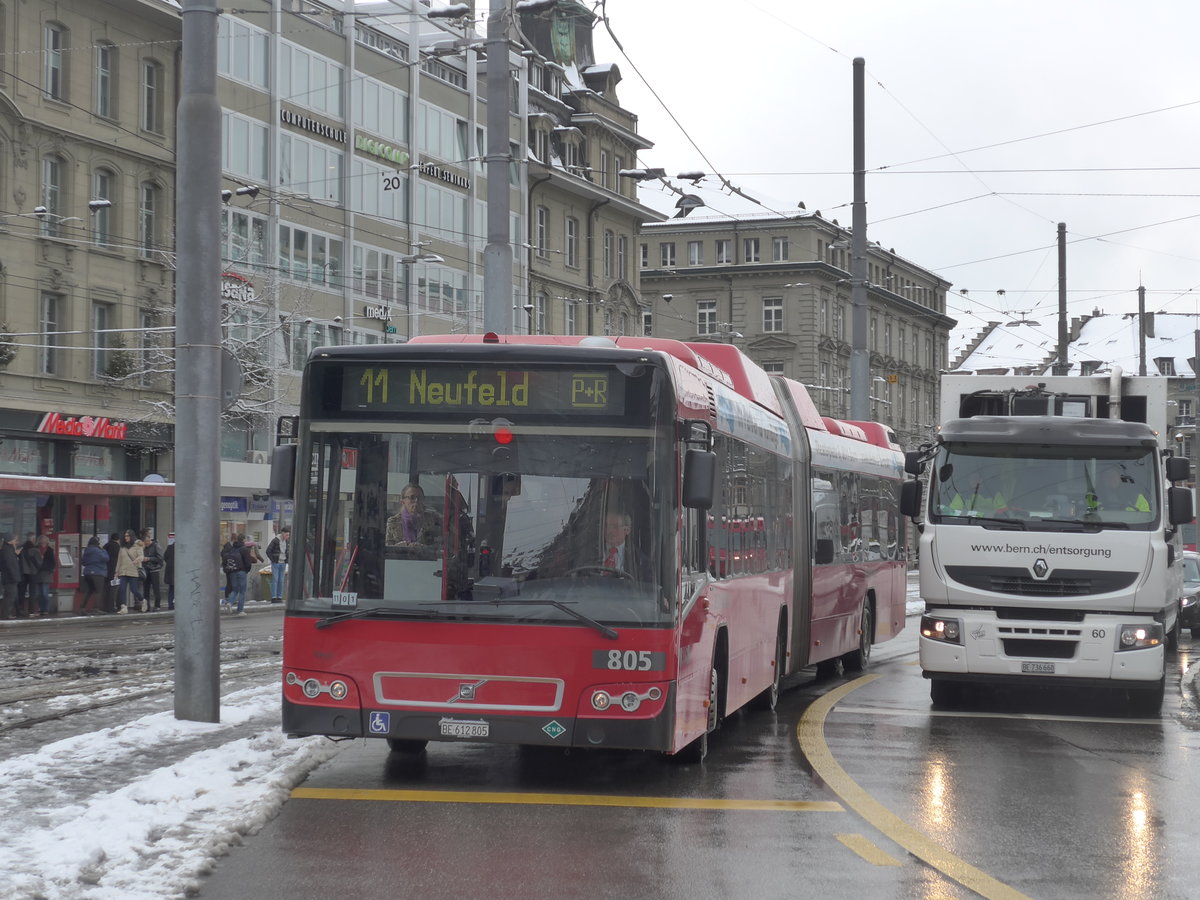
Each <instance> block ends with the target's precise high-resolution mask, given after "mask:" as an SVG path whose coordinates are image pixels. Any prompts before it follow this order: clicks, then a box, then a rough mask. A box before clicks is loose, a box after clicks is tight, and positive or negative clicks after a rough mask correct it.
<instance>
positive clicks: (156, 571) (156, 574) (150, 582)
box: [142, 528, 163, 610]
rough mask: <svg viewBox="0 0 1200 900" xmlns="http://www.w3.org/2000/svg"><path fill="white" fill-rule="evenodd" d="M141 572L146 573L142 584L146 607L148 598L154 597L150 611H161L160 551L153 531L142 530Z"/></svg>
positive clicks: (148, 601)
mask: <svg viewBox="0 0 1200 900" xmlns="http://www.w3.org/2000/svg"><path fill="white" fill-rule="evenodd" d="M142 556H143V557H144V559H142V570H143V571H144V572H145V573H146V578H145V580H144V581H143V583H142V596H144V597H145V598H146V603H147V605H148V604H149V603H150V597H151V595H153V597H154V606H153V607H151V609H156V610H157V609H162V588H161V587H160V585H161V578H162V569H163V558H162V551H161V550H160V549H159V546H158V542H157V541H156V540H154V529H153V528H143V529H142Z"/></svg>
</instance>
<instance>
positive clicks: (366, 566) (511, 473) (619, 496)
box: [291, 420, 676, 626]
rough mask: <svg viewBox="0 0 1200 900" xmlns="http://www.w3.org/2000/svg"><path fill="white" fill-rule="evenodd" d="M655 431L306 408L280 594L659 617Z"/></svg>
mask: <svg viewBox="0 0 1200 900" xmlns="http://www.w3.org/2000/svg"><path fill="white" fill-rule="evenodd" d="M497 422H499V423H501V424H496V423H497ZM662 440H663V438H662V437H661V436H660V435H658V434H657V433H656V432H655V430H654V429H653V427H650V426H637V425H630V426H623V425H618V424H606V425H596V424H591V425H588V426H587V427H586V428H585V427H584V426H583V425H582V424H581V425H578V426H571V425H524V426H522V425H513V424H512V423H511V422H508V421H507V420H495V421H489V422H483V421H481V420H476V421H473V422H471V423H468V424H465V425H455V424H451V423H440V422H424V423H411V422H408V423H396V422H388V423H383V422H379V421H373V422H368V423H364V422H354V423H352V422H346V421H342V422H328V423H319V422H318V423H313V426H312V432H311V435H310V441H311V447H310V450H311V455H310V459H311V465H312V471H311V476H310V478H309V479H308V482H309V484H308V488H307V492H305V491H303V490H302V491H301V498H300V500H301V503H300V506H299V508H298V518H297V521H298V522H301V521H302V522H303V528H304V532H305V533H304V535H303V543H304V546H305V547H306V548H308V550H307V556H306V558H305V559H304V561H303V566H304V570H303V573H302V578H303V581H302V589H301V591H300V592H299V593H298V594H296V593H293V598H292V600H291V604H292V606H291V608H292V610H293V611H295V612H312V613H315V614H329V615H337V614H339V613H344V612H354V611H357V612H358V613H359V614H364V615H379V616H384V617H386V616H388V615H403V616H404V617H405V618H406V619H411V618H414V617H415V618H420V617H422V616H427V617H429V618H434V617H436V618H438V619H439V620H445V619H446V618H447V616H452V617H462V618H463V619H466V620H470V621H480V620H484V621H493V620H503V621H522V622H528V621H533V622H553V623H555V624H561V623H572V624H577V623H579V622H586V621H588V620H591V623H592V624H595V623H604V624H605V625H610V626H621V625H625V626H637V625H648V624H650V625H668V624H670V622H671V613H672V609H673V607H672V604H671V603H670V602H669V601H668V599H667V598H669V597H670V596H672V595H673V588H672V584H673V579H672V578H669V577H665V576H664V575H663V568H664V567H663V565H662V562H663V558H664V549H663V548H664V546H666V548H667V549H666V551H665V552H666V553H670V552H671V549H670V548H671V547H673V544H666V543H665V542H666V541H668V540H673V537H674V534H675V532H676V529H675V528H674V527H673V525H670V524H669V519H663V517H666V516H668V515H669V513H668V512H667V511H668V510H670V509H671V506H672V502H671V501H672V500H673V496H674V495H673V493H671V492H668V491H666V490H665V488H664V484H665V483H666V482H665V481H664V477H663V475H664V472H666V471H667V470H668V467H669V466H670V463H671V460H672V448H671V447H670V446H659V442H660V441H662ZM660 468H661V469H662V471H660ZM301 512H303V516H302V517H301V516H300V515H299V514H300V513H301ZM297 563H299V560H297Z"/></svg>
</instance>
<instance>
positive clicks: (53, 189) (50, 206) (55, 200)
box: [41, 156, 64, 237]
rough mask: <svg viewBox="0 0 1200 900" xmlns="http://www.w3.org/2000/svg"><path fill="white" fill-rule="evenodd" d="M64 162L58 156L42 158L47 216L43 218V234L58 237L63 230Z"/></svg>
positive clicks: (43, 201)
mask: <svg viewBox="0 0 1200 900" xmlns="http://www.w3.org/2000/svg"><path fill="white" fill-rule="evenodd" d="M63 169H64V165H63V161H62V159H61V158H59V157H57V156H44V157H42V191H41V197H42V204H41V205H42V206H44V207H45V208H46V214H45V215H44V216H42V234H44V235H47V236H49V237H57V236H58V235H59V233H60V231H61V230H62V225H61V224H60V223H61V222H62V218H63V216H62V210H63V199H64V198H63V195H62V179H63Z"/></svg>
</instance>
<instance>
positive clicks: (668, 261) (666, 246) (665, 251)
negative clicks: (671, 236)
mask: <svg viewBox="0 0 1200 900" xmlns="http://www.w3.org/2000/svg"><path fill="white" fill-rule="evenodd" d="M658 260H659V264H660V265H662V267H663V268H671V267H672V266H674V265H675V244H674V242H672V241H668V242H664V243H661V244H659V245H658Z"/></svg>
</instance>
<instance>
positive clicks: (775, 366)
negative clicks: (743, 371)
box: [759, 359, 783, 375]
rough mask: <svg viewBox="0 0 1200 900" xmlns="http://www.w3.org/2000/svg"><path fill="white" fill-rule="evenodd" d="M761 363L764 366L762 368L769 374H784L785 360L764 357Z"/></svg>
mask: <svg viewBox="0 0 1200 900" xmlns="http://www.w3.org/2000/svg"><path fill="white" fill-rule="evenodd" d="M759 365H760V366H762V370H763V371H764V372H766V373H767V374H768V375H782V374H783V361H782V360H778V359H764V360H763V361H762V362H760V363H759Z"/></svg>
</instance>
